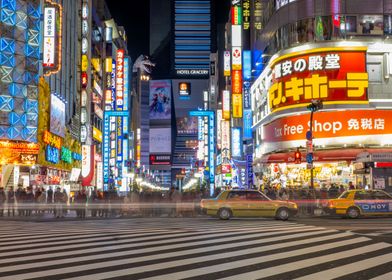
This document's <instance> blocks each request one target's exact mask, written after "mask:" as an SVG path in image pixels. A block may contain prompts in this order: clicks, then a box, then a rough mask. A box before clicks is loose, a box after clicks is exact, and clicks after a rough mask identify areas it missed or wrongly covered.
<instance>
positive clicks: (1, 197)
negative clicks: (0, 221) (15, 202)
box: [0, 187, 6, 217]
mask: <svg viewBox="0 0 392 280" xmlns="http://www.w3.org/2000/svg"><path fill="white" fill-rule="evenodd" d="M5 201H6V196H5V192H4V188H3V187H0V217H3V216H4V206H5Z"/></svg>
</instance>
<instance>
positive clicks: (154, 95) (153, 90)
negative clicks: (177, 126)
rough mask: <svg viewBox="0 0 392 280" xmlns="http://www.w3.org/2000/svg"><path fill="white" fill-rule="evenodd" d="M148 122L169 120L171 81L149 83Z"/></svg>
mask: <svg viewBox="0 0 392 280" xmlns="http://www.w3.org/2000/svg"><path fill="white" fill-rule="evenodd" d="M149 112H150V113H149V115H150V120H168V119H171V81H170V80H156V81H150V100H149Z"/></svg>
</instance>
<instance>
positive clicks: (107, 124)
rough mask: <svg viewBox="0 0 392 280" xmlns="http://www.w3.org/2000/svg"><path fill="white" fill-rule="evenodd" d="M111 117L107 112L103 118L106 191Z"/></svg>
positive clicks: (105, 186)
mask: <svg viewBox="0 0 392 280" xmlns="http://www.w3.org/2000/svg"><path fill="white" fill-rule="evenodd" d="M109 135H110V116H109V114H107V112H105V114H104V118H103V138H102V145H103V147H102V150H103V183H104V189H107V187H108V183H109V159H110V156H109V153H110V137H109Z"/></svg>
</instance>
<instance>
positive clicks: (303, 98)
mask: <svg viewBox="0 0 392 280" xmlns="http://www.w3.org/2000/svg"><path fill="white" fill-rule="evenodd" d="M354 61H355V63H353V62H354ZM271 69H273V71H272V84H271V86H270V88H269V92H268V95H269V107H270V110H271V112H274V111H278V110H284V109H289V108H295V107H304V106H306V105H308V104H309V102H310V101H311V100H312V99H321V100H322V101H323V103H324V104H367V103H368V101H367V100H368V99H367V88H368V84H369V82H368V73H367V70H366V48H365V47H357V48H355V47H350V48H339V47H336V48H329V49H325V48H322V49H313V50H311V51H305V52H299V53H293V54H289V55H285V56H282V57H279V58H278V59H276V60H275V61H273V62H272V63H271Z"/></svg>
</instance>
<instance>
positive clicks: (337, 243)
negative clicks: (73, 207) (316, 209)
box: [0, 218, 392, 280]
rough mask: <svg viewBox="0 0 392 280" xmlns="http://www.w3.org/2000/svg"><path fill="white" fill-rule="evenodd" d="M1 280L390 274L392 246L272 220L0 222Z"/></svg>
mask: <svg viewBox="0 0 392 280" xmlns="http://www.w3.org/2000/svg"><path fill="white" fill-rule="evenodd" d="M2 279H7V280H8V279H12V280H17V279H81V280H84V279H157V280H158V279H159V280H165V279H170V280H172V279H203V280H204V279H233V280H238V279H247V280H248V279H270V280H272V279H301V280H308V279H309V280H310V279H312V280H313V279H323V280H327V279H375V280H376V279H377V280H382V279H385V280H387V279H388V280H390V279H392V244H390V243H386V242H377V241H374V240H372V239H371V238H369V237H367V236H360V235H356V234H354V233H352V232H346V231H339V230H334V229H327V228H324V227H319V226H309V225H303V224H299V223H295V222H282V221H274V220H269V219H249V220H248V219H238V220H235V219H234V220H230V221H220V220H216V219H206V218H195V219H174V218H173V219H169V218H160V219H158V218H157V219H155V218H135V219H128V220H125V219H124V220H95V221H94V220H87V221H62V222H15V221H0V280H2Z"/></svg>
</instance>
